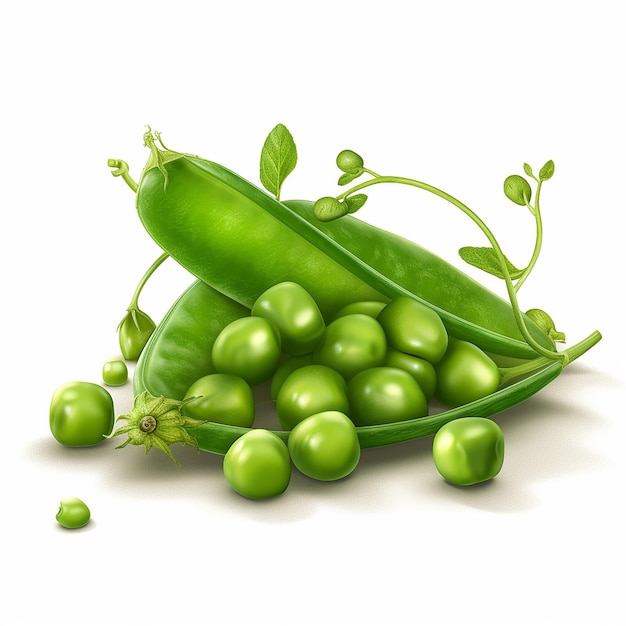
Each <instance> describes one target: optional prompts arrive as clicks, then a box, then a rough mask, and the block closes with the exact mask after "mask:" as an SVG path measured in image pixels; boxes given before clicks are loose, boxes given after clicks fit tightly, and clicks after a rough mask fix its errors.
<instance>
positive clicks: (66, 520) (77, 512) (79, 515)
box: [56, 498, 91, 528]
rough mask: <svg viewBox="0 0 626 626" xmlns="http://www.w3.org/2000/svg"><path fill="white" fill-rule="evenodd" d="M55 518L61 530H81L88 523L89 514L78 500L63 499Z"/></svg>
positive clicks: (87, 509)
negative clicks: (61, 527)
mask: <svg viewBox="0 0 626 626" xmlns="http://www.w3.org/2000/svg"><path fill="white" fill-rule="evenodd" d="M56 517H57V522H59V524H61V526H63V528H82V527H83V526H85V525H86V524H87V523H88V522H89V519H90V518H91V512H90V511H89V507H88V506H87V505H86V504H85V503H84V502H83V501H82V500H80V499H79V498H63V500H61V502H60V504H59V512H58V513H57V516H56Z"/></svg>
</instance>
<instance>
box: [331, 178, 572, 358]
mask: <svg viewBox="0 0 626 626" xmlns="http://www.w3.org/2000/svg"><path fill="white" fill-rule="evenodd" d="M378 183H396V184H400V185H408V186H410V187H417V188H418V189H423V190H424V191H428V192H430V193H432V194H434V195H436V196H439V197H440V198H443V199H444V200H447V201H448V202H450V203H451V204H453V205H454V206H456V207H457V208H458V209H460V210H461V211H463V213H465V214H466V215H467V216H468V217H469V218H470V219H471V220H472V221H473V222H474V223H475V224H476V225H477V226H478V227H479V228H480V230H481V231H482V232H483V233H484V235H485V236H486V237H487V239H488V240H489V243H491V246H492V247H493V250H494V252H495V254H496V257H497V258H498V262H499V263H500V268H501V270H502V275H503V277H504V281H505V283H506V289H507V292H508V295H509V300H510V302H511V306H512V309H513V315H514V317H515V321H516V323H517V326H518V328H519V330H520V332H521V334H522V336H523V337H524V340H525V341H526V342H527V343H528V345H529V346H531V347H532V348H533V350H535V351H536V352H537V353H538V354H540V355H541V356H544V357H547V358H550V359H553V360H561V361H563V362H565V363H566V362H567V359H568V357H567V356H566V354H565V353H564V352H557V351H555V350H547V349H546V348H544V347H543V346H541V345H539V343H537V341H535V339H534V338H533V337H532V335H531V334H530V332H529V331H528V328H527V327H526V323H525V321H524V318H523V316H522V311H521V308H520V306H519V303H518V301H517V294H516V291H515V286H514V285H513V281H512V280H511V276H510V274H509V270H508V268H507V266H506V261H505V258H504V254H503V252H502V249H501V248H500V244H499V243H498V241H497V240H496V238H495V236H494V234H493V233H492V232H491V230H490V229H489V228H488V227H487V225H486V224H485V223H484V222H483V221H482V220H481V219H480V217H478V215H477V214H476V213H474V211H472V210H471V209H470V208H469V207H468V206H466V205H465V204H463V203H462V202H461V201H460V200H457V199H456V198H455V197H454V196H451V195H450V194H449V193H447V192H445V191H442V190H441V189H438V188H437V187H433V186H432V185H429V184H428V183H423V182H421V181H418V180H414V179H412V178H404V177H401V176H378V177H376V178H373V179H371V180H367V181H364V182H362V183H359V184H357V185H355V186H354V187H352V188H351V189H349V190H348V191H346V192H344V193H342V194H340V195H339V196H337V200H342V199H344V198H346V197H347V196H349V195H350V194H352V193H354V192H355V191H359V190H361V189H365V188H366V187H370V186H372V185H376V184H378Z"/></svg>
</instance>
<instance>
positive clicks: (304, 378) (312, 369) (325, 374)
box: [276, 365, 349, 430]
mask: <svg viewBox="0 0 626 626" xmlns="http://www.w3.org/2000/svg"><path fill="white" fill-rule="evenodd" d="M348 407H349V404H348V395H347V389H346V381H345V380H344V379H343V377H342V376H341V374H339V373H338V372H336V371H335V370H333V369H331V368H330V367H326V366H325V365H306V366H305V367H301V368H300V369H298V370H296V371H295V372H292V373H291V374H290V375H289V376H288V377H287V378H286V379H285V382H284V383H283V384H282V386H281V388H280V390H279V391H278V396H277V398H276V413H277V414H278V420H279V422H280V425H281V426H282V428H283V429H284V430H291V429H292V428H293V427H294V426H295V425H296V424H297V423H299V422H301V421H302V420H303V419H304V418H306V417H309V416H310V415H315V414H316V413H322V412H323V411H341V412H342V413H348Z"/></svg>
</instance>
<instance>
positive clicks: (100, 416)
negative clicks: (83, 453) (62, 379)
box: [50, 381, 115, 447]
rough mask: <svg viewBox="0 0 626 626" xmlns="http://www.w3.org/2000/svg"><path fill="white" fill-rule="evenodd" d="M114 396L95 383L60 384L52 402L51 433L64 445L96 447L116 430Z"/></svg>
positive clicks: (74, 382) (73, 382)
mask: <svg viewBox="0 0 626 626" xmlns="http://www.w3.org/2000/svg"><path fill="white" fill-rule="evenodd" d="M114 423H115V410H114V406H113V398H112V397H111V394H110V393H109V392H108V391H107V390H106V389H105V388H104V387H101V386H100V385H96V384H95V383H90V382H83V381H72V382H67V383H63V384H62V385H59V386H58V387H57V388H56V389H55V391H54V393H53V394H52V399H51V400H50V431H51V432H52V435H53V437H54V438H55V439H56V440H57V441H58V442H59V443H61V444H63V445H64V446H71V447H82V446H95V445H97V444H99V443H102V442H103V441H106V439H105V437H106V436H107V435H108V434H110V432H111V431H112V430H113V425H114Z"/></svg>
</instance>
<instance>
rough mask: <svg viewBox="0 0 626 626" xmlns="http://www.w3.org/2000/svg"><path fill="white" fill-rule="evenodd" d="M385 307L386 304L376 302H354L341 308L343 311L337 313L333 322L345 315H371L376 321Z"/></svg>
mask: <svg viewBox="0 0 626 626" xmlns="http://www.w3.org/2000/svg"><path fill="white" fill-rule="evenodd" d="M385 306H386V304H385V303H384V302H378V301H376V300H365V301H361V302H352V303H350V304H346V306H344V307H341V309H339V311H337V312H336V313H335V315H334V317H333V320H336V319H337V318H338V317H344V316H345V315H352V314H353V313H362V314H363V315H369V316H370V317H373V318H374V319H376V318H377V317H378V314H379V313H380V312H381V311H382V310H383V309H384V308H385Z"/></svg>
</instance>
